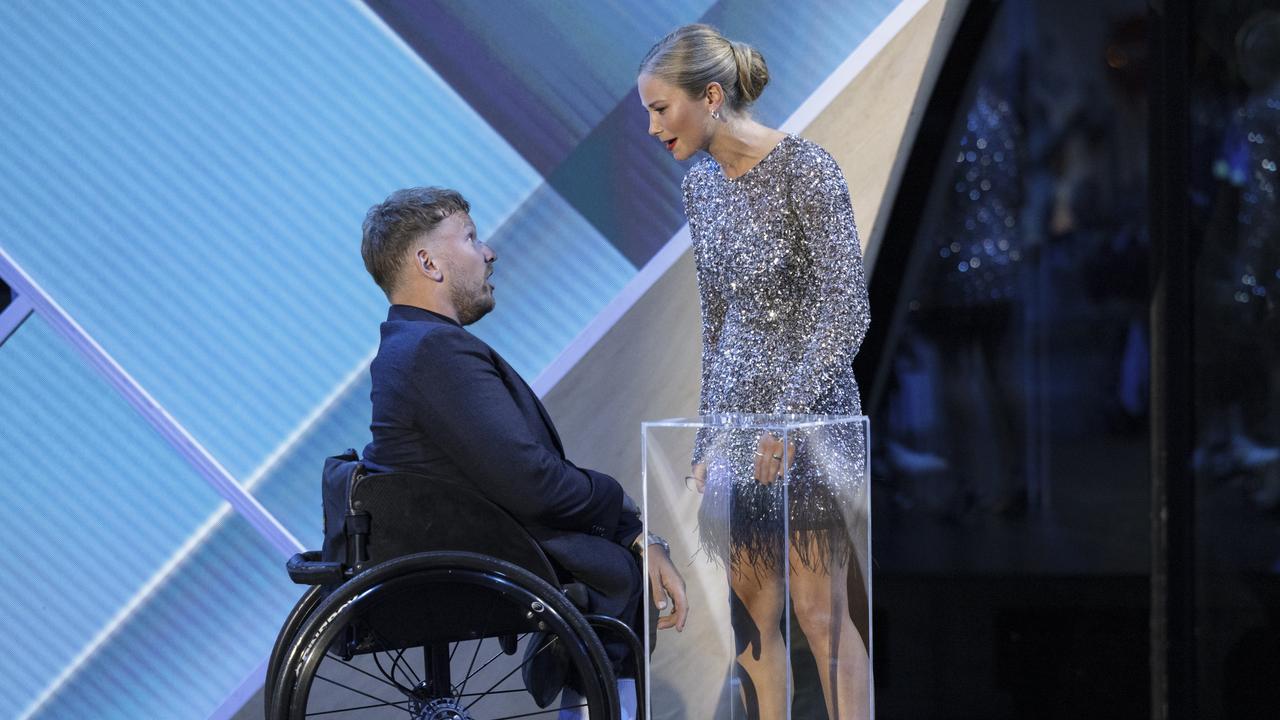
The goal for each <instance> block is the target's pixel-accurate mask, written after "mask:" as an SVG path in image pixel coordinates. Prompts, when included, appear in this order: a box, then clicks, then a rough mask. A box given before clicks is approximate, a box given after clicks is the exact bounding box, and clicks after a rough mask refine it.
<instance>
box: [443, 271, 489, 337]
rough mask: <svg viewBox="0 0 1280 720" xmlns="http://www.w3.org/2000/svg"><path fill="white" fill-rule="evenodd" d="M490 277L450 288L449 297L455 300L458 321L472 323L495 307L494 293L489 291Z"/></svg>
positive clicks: (454, 307)
mask: <svg viewBox="0 0 1280 720" xmlns="http://www.w3.org/2000/svg"><path fill="white" fill-rule="evenodd" d="M487 281H488V278H487V277H485V278H481V279H480V282H478V283H475V284H468V285H453V286H452V287H450V288H449V299H450V300H452V301H453V309H454V311H455V312H457V313H458V322H459V323H461V324H463V325H470V324H471V323H473V322H475V321H477V320H479V319H480V318H482V317H484V316H485V315H488V314H489V311H490V310H492V309H493V306H494V300H493V293H491V292H489V288H488V282H487Z"/></svg>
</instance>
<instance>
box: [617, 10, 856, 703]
mask: <svg viewBox="0 0 1280 720" xmlns="http://www.w3.org/2000/svg"><path fill="white" fill-rule="evenodd" d="M768 81H769V71H768V68H767V67H766V66H765V62H764V58H763V57H762V56H761V55H760V53H759V52H757V51H756V50H755V49H753V48H751V47H750V46H748V45H745V44H743V43H738V42H733V41H730V40H728V39H726V38H725V37H724V36H722V35H721V34H720V33H719V32H718V31H717V30H715V29H714V28H712V27H709V26H707V25H686V26H684V27H681V28H679V29H677V30H676V31H674V32H672V33H671V34H670V35H668V36H667V37H665V38H663V39H662V40H661V41H660V42H659V43H658V44H657V45H655V46H653V48H652V49H651V50H650V51H649V54H648V55H647V56H645V59H644V62H643V63H641V66H640V74H639V78H638V80H637V84H638V86H639V92H640V99H641V102H642V103H643V104H644V106H645V108H646V110H647V111H648V113H649V134H650V135H653V136H654V137H656V138H658V140H660V141H661V142H662V143H663V144H664V145H665V146H666V148H667V150H668V151H669V152H670V153H671V154H672V156H674V157H675V159H676V160H686V159H689V158H691V157H693V156H694V155H696V154H698V153H699V152H705V153H707V155H708V157H704V158H702V159H701V160H700V161H698V162H697V163H695V164H694V165H693V167H692V168H691V169H690V170H689V172H688V174H687V175H685V178H684V183H683V190H684V208H685V214H686V215H687V217H688V219H689V230H690V232H691V234H692V237H693V250H694V258H695V262H696V265H697V272H698V287H699V292H700V295H701V300H702V395H701V403H700V412H702V413H703V414H713V413H765V414H777V413H805V414H809V413H812V414H830V415H857V414H861V403H860V401H859V398H858V385H857V383H856V382H855V381H854V377H853V356H854V355H855V354H856V353H857V350H858V346H859V344H860V343H861V342H862V338H863V335H865V333H866V329H867V325H868V323H869V320H870V313H869V311H868V307H867V292H866V283H865V280H864V278H863V270H862V255H861V249H860V247H859V245H858V235H857V230H856V229H855V227H854V220H853V209H852V207H851V206H850V202H849V191H848V188H847V187H846V186H845V181H844V176H843V175H842V174H841V172H840V168H839V166H837V165H836V162H835V160H833V159H832V158H831V156H830V155H829V154H827V152H826V151H825V150H823V149H822V148H820V147H818V146H817V145H815V144H814V143H812V142H809V141H808V140H804V139H802V138H799V137H797V136H795V135H788V134H785V133H783V132H780V131H778V130H775V129H772V128H769V127H765V126H764V125H761V124H760V123H758V122H756V121H755V120H752V119H751V116H750V114H749V112H748V109H749V108H750V106H751V104H752V103H753V102H754V101H755V100H756V98H758V97H759V96H760V93H761V91H763V90H764V87H765V85H766V83H768ZM748 443H749V446H747V447H739V446H741V445H742V444H741V443H736V442H728V443H724V442H717V441H716V440H715V439H714V438H710V437H709V436H707V435H705V434H704V435H702V436H700V437H699V440H698V442H697V445H696V447H695V449H694V460H693V462H694V467H693V477H694V478H695V479H696V482H697V484H698V487H699V490H701V491H703V492H704V498H703V503H702V509H701V511H700V515H701V519H702V521H701V523H700V525H701V533H702V543H703V545H704V547H705V549H706V550H707V551H708V553H709V555H710V556H711V557H715V558H727V559H728V566H729V575H730V583H731V585H732V587H733V590H734V592H735V593H736V595H737V596H738V598H739V599H741V601H742V603H743V605H744V606H745V607H746V610H747V614H748V615H749V616H750V621H751V623H752V624H753V625H754V628H742V627H737V628H735V630H737V631H738V634H739V637H740V638H741V637H753V638H755V637H757V636H756V635H755V633H759V635H758V639H753V640H752V641H751V643H750V644H749V645H748V646H747V648H746V649H745V650H744V651H742V653H741V654H740V655H739V656H738V665H739V666H740V667H741V669H742V670H743V671H745V672H746V675H747V677H746V678H745V680H747V682H744V683H743V684H742V685H743V687H744V688H749V689H748V690H745V691H744V696H745V697H744V700H745V702H746V704H747V706H748V713H749V715H750V716H751V717H756V718H763V719H764V720H771V719H773V718H782V717H786V708H787V706H788V704H789V702H790V698H788V697H787V690H786V687H787V683H786V678H787V672H788V660H789V658H788V657H787V649H786V646H785V644H784V641H783V637H782V633H781V632H780V630H779V623H780V621H781V620H782V613H783V610H784V608H785V600H786V598H785V592H786V591H785V589H784V588H785V584H784V583H783V579H782V571H781V568H782V567H783V562H782V557H781V555H782V554H783V553H784V552H785V553H787V554H788V555H789V560H790V586H791V600H792V605H793V607H794V609H795V613H796V618H797V620H798V621H799V623H800V627H801V629H802V630H803V631H804V634H805V637H806V638H807V639H808V641H809V646H810V648H812V650H813V654H814V659H815V660H816V661H817V665H818V668H819V674H820V675H821V682H822V690H823V694H824V696H825V698H826V704H827V710H828V715H829V717H831V718H832V719H833V720H836V719H839V720H844V718H864V717H869V711H870V699H869V697H870V696H869V694H870V689H869V686H870V668H869V667H868V665H869V663H868V655H867V650H866V646H865V645H864V643H863V639H862V636H861V635H860V634H859V633H858V631H857V629H856V627H855V626H854V623H853V622H852V620H851V619H850V614H849V602H848V591H847V586H848V577H849V573H850V566H851V564H856V563H858V562H859V561H861V562H865V560H866V559H865V558H859V557H858V553H857V552H855V548H854V547H853V545H854V544H853V543H851V542H850V538H849V535H850V533H849V530H848V528H847V526H846V519H845V516H846V513H847V512H848V507H847V505H845V504H843V502H842V500H841V498H846V497H848V496H849V495H850V494H851V493H852V492H853V490H852V489H851V488H847V487H835V488H833V487H831V484H830V482H831V481H829V480H828V479H827V478H823V477H819V476H820V475H821V474H822V473H821V471H820V469H819V468H817V467H816V463H815V462H813V461H811V460H808V461H807V460H806V453H805V452H804V450H803V448H802V449H800V451H799V452H796V449H795V448H794V447H788V448H784V447H782V443H781V441H780V440H779V439H778V438H777V437H775V436H773V435H770V434H764V435H763V436H761V437H760V438H759V440H757V439H756V438H755V437H752V438H750V439H749V440H748ZM793 462H794V464H792V463H793ZM784 463H787V464H788V465H789V466H790V467H791V473H790V476H789V477H790V488H789V492H790V505H791V508H790V518H789V520H790V526H789V533H788V538H787V540H788V542H787V543H786V547H785V548H784V547H781V543H779V542H777V541H776V540H772V539H771V538H780V537H781V535H782V532H783V527H784V519H783V517H782V516H783V515H784V514H785V513H784V512H783V508H781V505H782V502H781V497H782V494H781V492H780V491H779V486H780V485H781V483H776V484H775V483H774V480H776V479H777V478H778V477H779V476H780V475H781V474H782V472H783V469H784V467H783V464H784ZM708 468H710V470H708ZM837 475H843V476H844V477H858V478H860V477H861V474H860V473H844V474H841V473H835V474H833V475H832V477H834V476H837ZM861 490H862V491H865V490H866V488H861ZM730 517H731V518H732V521H731V524H732V525H733V532H732V537H730V533H729V532H728V530H727V528H728V527H729V524H730V523H726V522H725V521H724V518H730ZM862 576H863V577H865V575H862ZM735 624H737V621H735ZM739 647H741V645H740V646H739Z"/></svg>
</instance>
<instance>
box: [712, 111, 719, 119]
mask: <svg viewBox="0 0 1280 720" xmlns="http://www.w3.org/2000/svg"><path fill="white" fill-rule="evenodd" d="M711 117H713V118H715V119H716V120H719V119H720V111H719V110H714V111H712V113H711Z"/></svg>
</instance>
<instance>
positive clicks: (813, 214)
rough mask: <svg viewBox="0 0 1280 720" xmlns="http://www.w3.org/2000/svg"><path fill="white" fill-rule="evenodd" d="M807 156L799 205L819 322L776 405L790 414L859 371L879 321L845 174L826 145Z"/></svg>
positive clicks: (811, 407) (794, 192)
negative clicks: (859, 358) (858, 361)
mask: <svg viewBox="0 0 1280 720" xmlns="http://www.w3.org/2000/svg"><path fill="white" fill-rule="evenodd" d="M800 158H801V159H800V166H799V167H797V168H796V173H795V177H794V180H793V183H792V187H791V203H792V208H793V209H794V210H795V213H796V216H797V218H798V220H799V223H800V229H801V243H802V249H803V252H804V253H805V254H807V255H808V256H809V258H810V259H811V261H812V285H811V287H810V288H809V292H808V302H810V303H812V304H813V309H812V311H813V312H814V313H816V317H817V324H816V326H815V327H814V330H813V332H812V334H810V335H809V336H808V337H807V338H806V339H805V347H804V352H803V355H802V357H801V361H800V362H799V363H798V364H797V365H796V367H795V369H794V371H793V372H792V373H791V375H790V377H789V378H788V381H787V384H786V387H784V388H783V391H782V393H781V395H780V396H779V400H778V406H777V407H776V408H775V409H776V410H777V411H778V412H786V413H808V412H814V411H815V406H816V404H817V402H818V400H819V399H820V398H822V396H823V395H825V394H826V393H828V392H830V389H831V388H832V387H833V386H834V385H835V384H836V382H837V381H838V380H839V379H840V378H841V377H844V376H847V375H848V374H849V373H851V372H852V365H853V357H854V355H856V354H857V352H858V347H859V346H860V345H861V344H862V338H863V336H865V335H866V333H867V326H868V325H870V322H871V313H870V311H869V309H868V304H867V285H866V279H865V277H864V275H863V268H862V248H861V246H860V245H859V242H858V230H857V227H856V225H855V224H854V219H853V207H852V204H851V203H850V201H849V188H848V187H847V186H846V185H845V180H844V174H843V173H841V172H840V166H839V165H837V164H836V161H835V159H833V158H832V157H831V156H830V155H829V154H828V153H827V152H826V151H824V150H822V149H820V148H817V147H814V148H812V149H808V150H806V152H805V153H804V154H802V155H801V156H800Z"/></svg>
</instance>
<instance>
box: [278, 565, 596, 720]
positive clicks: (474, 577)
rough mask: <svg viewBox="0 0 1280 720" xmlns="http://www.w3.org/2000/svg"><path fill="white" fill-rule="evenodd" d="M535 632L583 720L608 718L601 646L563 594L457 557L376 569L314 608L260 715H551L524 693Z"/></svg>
mask: <svg viewBox="0 0 1280 720" xmlns="http://www.w3.org/2000/svg"><path fill="white" fill-rule="evenodd" d="M535 633H537V634H539V635H540V636H541V637H546V638H555V639H556V640H557V643H558V647H559V649H560V650H561V651H562V652H563V654H564V656H566V657H567V660H568V666H569V668H570V674H571V675H572V676H573V677H574V678H575V681H574V682H575V684H576V685H577V686H578V688H579V690H580V691H581V695H582V696H583V697H584V698H585V702H584V703H583V704H584V705H585V706H586V707H587V708H588V709H589V711H590V714H591V717H592V719H593V720H597V719H599V718H605V719H612V718H616V717H617V710H616V708H617V706H618V699H617V687H616V680H615V678H614V675H613V671H612V669H611V667H610V664H609V661H608V658H607V657H606V655H605V652H604V648H603V646H602V645H601V644H600V640H599V639H598V638H597V637H596V635H595V633H594V632H593V631H592V629H591V627H590V626H589V625H588V624H587V622H586V620H585V619H584V618H583V617H582V614H581V613H580V612H579V611H578V610H577V609H576V608H575V607H574V606H573V604H572V603H570V602H569V600H568V599H567V598H566V597H565V596H564V593H563V592H562V591H560V590H559V589H558V588H555V587H553V586H551V585H550V584H548V583H547V582H545V581H544V580H542V579H540V578H538V577H537V576H535V575H533V574H532V573H530V572H528V571H526V570H524V569H522V568H519V567H517V566H515V565H512V564H510V563H507V562H503V561H501V560H497V559H496V558H493V557H489V556H485V555H477V554H474V553H462V552H427V553H419V554H416V555H409V556H405V557H401V558H397V559H395V560H391V561H388V562H385V563H382V564H380V565H377V566H375V567H373V568H371V569H369V570H367V571H365V572H363V573H361V574H360V575H358V576H356V577H354V578H352V579H351V580H349V581H348V582H346V583H344V584H343V585H342V586H341V587H339V588H338V589H336V590H335V591H334V592H333V593H331V594H330V595H329V596H328V597H327V598H325V599H324V600H323V602H320V603H319V604H318V606H317V607H316V608H315V610H314V611H312V612H311V613H310V616H309V617H308V618H307V620H306V621H305V622H303V623H302V625H301V627H299V628H298V630H297V633H296V635H295V637H294V639H293V641H292V642H291V643H290V644H289V646H288V649H287V650H286V651H285V653H284V655H283V656H282V657H281V658H280V662H279V663H278V666H279V670H278V671H277V674H276V677H275V683H274V688H273V691H272V697H271V699H270V701H269V711H268V718H269V719H270V720H301V719H302V718H311V717H335V718H352V717H358V718H382V717H386V718H408V719H409V720H500V719H503V718H515V717H521V718H524V717H530V718H537V717H543V718H553V717H555V716H556V714H557V713H558V712H559V709H560V708H559V702H557V701H555V700H552V701H551V703H550V704H549V705H548V706H547V707H539V706H538V705H537V703H536V702H535V700H534V697H533V695H532V694H531V693H530V691H529V688H526V687H525V682H524V677H525V670H526V666H527V665H529V664H530V663H539V662H545V661H546V660H548V658H547V657H546V656H545V655H543V654H542V653H541V652H537V651H535V650H536V649H531V648H529V645H530V644H531V640H532V637H533V636H534V635H535ZM539 647H541V648H544V649H545V648H546V647H547V646H546V645H545V644H543V645H540V646H539Z"/></svg>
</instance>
